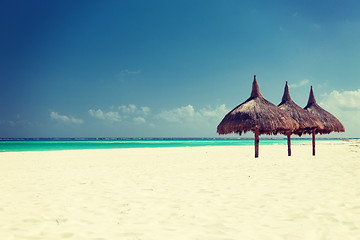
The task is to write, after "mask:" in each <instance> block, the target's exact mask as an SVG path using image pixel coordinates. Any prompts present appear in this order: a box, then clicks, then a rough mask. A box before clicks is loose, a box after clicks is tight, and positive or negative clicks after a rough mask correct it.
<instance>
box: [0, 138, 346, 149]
mask: <svg viewBox="0 0 360 240" xmlns="http://www.w3.org/2000/svg"><path fill="white" fill-rule="evenodd" d="M323 140H327V141H329V140H339V139H323ZM317 141H322V140H321V139H317ZM286 143H287V142H286V139H260V145H274V144H279V145H280V144H281V145H282V144H286ZM306 143H308V144H310V143H311V139H306V138H298V139H297V138H295V139H292V144H306ZM253 144H254V140H253V139H116V140H113V139H105V140H104V139H102V140H84V139H83V140H78V139H75V140H74V139H70V140H53V139H50V140H49V139H47V140H33V139H30V140H29V139H27V140H0V152H19V151H55V150H77V149H115V148H159V147H201V146H244V145H253Z"/></svg>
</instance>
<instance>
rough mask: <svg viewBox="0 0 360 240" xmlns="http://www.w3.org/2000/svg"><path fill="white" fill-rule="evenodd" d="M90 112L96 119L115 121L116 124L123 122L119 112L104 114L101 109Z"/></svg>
mask: <svg viewBox="0 0 360 240" xmlns="http://www.w3.org/2000/svg"><path fill="white" fill-rule="evenodd" d="M88 112H89V114H90V115H91V116H92V117H95V118H98V119H103V120H110V121H114V122H119V121H121V117H120V114H119V113H118V112H114V111H109V112H105V113H104V112H103V111H102V110H101V109H98V110H93V109H90V110H89V111H88Z"/></svg>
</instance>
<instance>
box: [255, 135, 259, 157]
mask: <svg viewBox="0 0 360 240" xmlns="http://www.w3.org/2000/svg"><path fill="white" fill-rule="evenodd" d="M257 157H259V130H255V158H257Z"/></svg>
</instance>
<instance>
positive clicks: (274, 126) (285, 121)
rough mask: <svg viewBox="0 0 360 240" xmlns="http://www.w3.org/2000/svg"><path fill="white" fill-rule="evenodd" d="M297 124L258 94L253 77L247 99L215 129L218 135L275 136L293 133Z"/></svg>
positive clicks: (257, 86)
mask: <svg viewBox="0 0 360 240" xmlns="http://www.w3.org/2000/svg"><path fill="white" fill-rule="evenodd" d="M298 127H299V124H298V123H297V122H296V121H295V120H294V119H292V118H291V117H289V116H288V115H286V113H285V112H284V111H282V110H281V109H280V108H278V107H277V106H276V105H274V104H272V103H270V102H269V101H267V100H266V99H265V98H264V97H263V96H262V94H261V93H260V89H259V85H258V83H257V81H256V76H254V81H253V85H252V91H251V95H250V97H249V99H247V100H246V101H245V102H243V103H242V104H240V105H239V106H237V107H236V108H234V109H233V110H231V111H230V112H229V113H228V114H227V115H226V116H225V117H224V119H223V120H222V121H221V123H220V124H219V126H218V127H217V132H218V133H219V134H229V133H237V134H239V135H241V134H242V133H246V132H248V131H252V132H255V131H258V132H259V134H277V133H286V132H288V131H291V132H293V131H295V130H296V129H298Z"/></svg>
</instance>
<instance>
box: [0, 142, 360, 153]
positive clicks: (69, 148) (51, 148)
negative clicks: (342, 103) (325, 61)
mask: <svg viewBox="0 0 360 240" xmlns="http://www.w3.org/2000/svg"><path fill="white" fill-rule="evenodd" d="M209 140H211V139H209ZM262 140H263V141H262ZM357 140H358V139H331V140H329V139H321V140H318V139H317V141H316V144H327V143H334V142H347V141H357ZM52 141H54V142H57V141H58V140H51V141H50V142H52ZM106 141H108V140H106ZM106 141H105V142H106ZM146 141H148V140H146ZM181 141H182V140H180V142H178V143H176V140H175V141H171V142H170V143H167V142H163V143H162V142H158V143H155V145H134V146H120V145H119V146H106V144H109V143H113V142H111V140H109V143H97V142H96V141H93V142H92V140H91V141H90V142H92V143H95V144H98V146H97V147H94V146H92V147H91V146H90V145H89V146H88V147H84V146H71V145H68V144H71V142H72V140H70V141H68V140H65V142H66V146H64V145H63V146H61V145H58V146H56V145H55V146H54V145H53V144H52V143H51V144H50V145H49V146H48V147H45V146H43V145H39V144H40V143H41V142H42V140H40V141H38V140H35V141H29V142H30V143H31V142H32V143H36V145H33V146H32V147H29V146H27V144H28V143H26V144H24V146H22V145H20V146H14V145H12V144H14V143H17V142H22V141H8V142H10V145H5V146H3V147H4V148H5V150H0V154H1V153H5V152H37V151H38V152H51V151H72V150H111V149H147V148H160V149H162V148H182V147H185V148H188V147H196V148H197V147H226V146H234V147H242V146H253V145H254V143H253V141H254V140H253V139H246V140H245V141H247V142H246V144H244V142H241V141H239V142H237V140H236V139H235V140H234V139H232V140H228V141H229V142H230V141H234V142H230V143H229V144H223V143H215V144H208V143H201V142H200V145H191V143H188V145H183V144H182V143H183V142H181ZM225 141H226V140H225ZM270 141H277V142H273V143H272V142H269V139H260V146H277V145H280V146H283V145H287V142H286V139H280V140H279V139H271V140H270ZM3 142H4V141H3ZM25 142H27V141H25ZM45 142H47V141H45ZM59 142H61V140H59ZM74 142H75V143H79V142H80V143H82V142H83V140H74ZM84 142H86V141H84ZM174 142H175V143H174ZM205 142H207V141H205ZM1 144H4V143H1V141H0V149H1ZM44 144H45V145H46V143H44ZM102 144H103V145H104V146H100V145H102ZM115 144H119V143H117V142H116V141H115ZM135 144H138V143H135ZM156 144H157V145H156ZM176 144H178V145H176ZM217 144H218V145H217ZM308 144H311V139H292V141H291V145H292V146H297V145H308ZM11 145H12V146H11ZM4 148H3V149H4Z"/></svg>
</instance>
